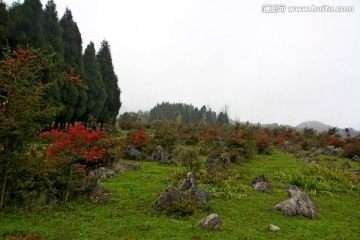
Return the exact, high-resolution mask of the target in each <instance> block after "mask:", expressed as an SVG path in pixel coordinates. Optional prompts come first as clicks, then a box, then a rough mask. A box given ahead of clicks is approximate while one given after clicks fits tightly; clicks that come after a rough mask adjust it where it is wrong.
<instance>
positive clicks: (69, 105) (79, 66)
mask: <svg viewBox="0 0 360 240" xmlns="http://www.w3.org/2000/svg"><path fill="white" fill-rule="evenodd" d="M60 26H61V27H62V29H63V33H62V39H63V43H64V63H65V70H66V71H69V70H70V69H75V74H78V75H80V77H81V78H83V77H84V62H83V59H82V39H81V34H80V31H79V28H78V26H77V24H76V22H75V21H74V20H73V16H72V13H71V11H70V9H68V8H67V9H66V10H65V14H64V16H63V17H62V18H61V20H60ZM85 85H86V83H85ZM62 97H63V101H64V103H65V106H66V109H65V112H62V117H64V119H63V120H64V121H66V122H69V121H72V122H75V121H77V120H79V119H80V118H81V117H82V116H83V115H84V114H85V112H86V101H87V94H86V91H85V89H83V88H76V87H75V86H73V85H67V86H63V88H62ZM74 99H75V100H74ZM71 114H72V115H71ZM70 115H71V116H70Z"/></svg>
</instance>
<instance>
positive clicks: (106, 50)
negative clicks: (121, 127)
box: [97, 40, 121, 123]
mask: <svg viewBox="0 0 360 240" xmlns="http://www.w3.org/2000/svg"><path fill="white" fill-rule="evenodd" d="M97 61H98V63H99V67H100V72H101V76H102V80H103V82H104V85H105V89H106V94H107V98H106V101H105V104H104V107H103V109H102V111H101V113H100V118H99V121H100V122H101V123H114V122H115V120H116V117H117V115H118V113H119V110H120V107H121V101H120V93H121V91H120V88H119V87H118V78H117V76H116V74H115V71H114V66H113V63H112V58H111V52H110V45H109V43H108V42H107V41H106V40H104V41H102V42H101V47H100V50H99V52H98V54H97Z"/></svg>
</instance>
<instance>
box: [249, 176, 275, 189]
mask: <svg viewBox="0 0 360 240" xmlns="http://www.w3.org/2000/svg"><path fill="white" fill-rule="evenodd" d="M251 184H252V188H253V189H254V190H255V191H257V192H260V193H265V194H270V190H269V184H268V183H267V181H266V178H265V175H264V174H261V175H259V176H257V177H256V178H254V179H253V180H252V182H251Z"/></svg>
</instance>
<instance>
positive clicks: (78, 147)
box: [41, 122, 112, 163]
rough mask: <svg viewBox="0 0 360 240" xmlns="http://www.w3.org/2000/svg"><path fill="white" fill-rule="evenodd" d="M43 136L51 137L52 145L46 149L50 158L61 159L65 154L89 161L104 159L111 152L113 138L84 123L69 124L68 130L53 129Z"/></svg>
mask: <svg viewBox="0 0 360 240" xmlns="http://www.w3.org/2000/svg"><path fill="white" fill-rule="evenodd" d="M41 136H42V137H44V138H47V139H50V140H51V142H52V145H51V146H49V147H48V148H47V150H46V153H47V156H48V158H49V159H55V160H59V159H60V158H63V157H64V156H68V157H70V160H74V159H82V160H85V162H87V163H91V162H94V161H98V160H102V159H103V158H104V157H105V156H106V155H108V154H109V152H108V148H109V146H110V145H111V144H112V140H111V139H110V140H108V139H105V138H106V133H104V132H101V131H98V130H93V129H91V128H86V127H85V126H84V125H83V124H82V123H79V122H77V123H75V124H74V125H69V128H68V131H67V132H64V131H61V130H54V129H53V130H51V131H50V132H44V133H42V134H41Z"/></svg>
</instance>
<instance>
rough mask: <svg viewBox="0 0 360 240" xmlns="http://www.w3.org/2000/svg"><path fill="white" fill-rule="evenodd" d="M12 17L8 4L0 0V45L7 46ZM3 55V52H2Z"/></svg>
mask: <svg viewBox="0 0 360 240" xmlns="http://www.w3.org/2000/svg"><path fill="white" fill-rule="evenodd" d="M9 25H10V17H9V12H8V10H7V7H6V4H5V3H4V2H2V1H1V0H0V46H5V45H6V44H7V43H6V42H7V39H8V38H9V27H10V26H9ZM0 56H1V53H0Z"/></svg>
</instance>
